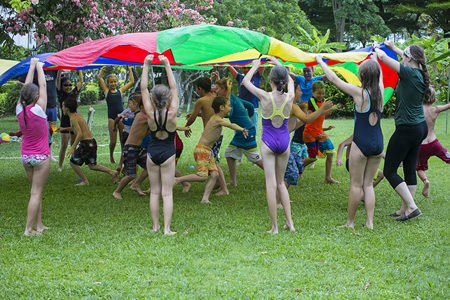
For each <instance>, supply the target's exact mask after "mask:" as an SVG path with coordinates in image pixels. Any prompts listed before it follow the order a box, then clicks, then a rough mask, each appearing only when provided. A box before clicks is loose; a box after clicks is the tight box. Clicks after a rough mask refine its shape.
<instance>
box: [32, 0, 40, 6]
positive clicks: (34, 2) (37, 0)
mask: <svg viewBox="0 0 450 300" xmlns="http://www.w3.org/2000/svg"><path fill="white" fill-rule="evenodd" d="M31 3H32V4H33V5H38V4H39V0H31Z"/></svg>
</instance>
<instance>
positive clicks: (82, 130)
mask: <svg viewBox="0 0 450 300" xmlns="http://www.w3.org/2000/svg"><path fill="white" fill-rule="evenodd" d="M70 123H71V124H72V130H73V131H74V132H75V136H78V135H80V141H82V140H90V139H92V138H93V136H92V133H91V131H90V130H89V126H88V125H87V123H86V121H85V120H84V119H83V117H82V116H81V115H80V114H78V113H73V114H71V116H70Z"/></svg>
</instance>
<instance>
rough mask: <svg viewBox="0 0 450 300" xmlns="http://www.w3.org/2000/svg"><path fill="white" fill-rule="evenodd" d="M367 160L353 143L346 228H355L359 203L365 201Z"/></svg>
mask: <svg viewBox="0 0 450 300" xmlns="http://www.w3.org/2000/svg"><path fill="white" fill-rule="evenodd" d="M366 164H367V158H366V157H365V156H364V155H363V154H362V152H361V150H359V148H358V146H356V144H355V143H352V150H351V151H350V161H349V170H350V192H349V193H348V208H347V223H346V224H345V225H344V227H348V228H354V227H355V216H356V210H357V208H358V204H359V201H361V199H365V198H364V197H365V195H364V190H363V183H364V172H365V169H366Z"/></svg>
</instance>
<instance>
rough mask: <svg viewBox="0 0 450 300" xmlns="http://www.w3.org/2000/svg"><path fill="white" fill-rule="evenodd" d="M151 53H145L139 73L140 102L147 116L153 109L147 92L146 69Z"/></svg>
mask: <svg viewBox="0 0 450 300" xmlns="http://www.w3.org/2000/svg"><path fill="white" fill-rule="evenodd" d="M152 60H153V55H151V54H150V55H147V57H146V58H145V60H144V65H143V68H142V74H141V97H142V104H143V105H144V110H145V113H146V114H147V116H151V113H152V111H153V107H152V106H153V105H152V102H151V101H150V93H149V92H148V69H149V65H150V64H151V63H152Z"/></svg>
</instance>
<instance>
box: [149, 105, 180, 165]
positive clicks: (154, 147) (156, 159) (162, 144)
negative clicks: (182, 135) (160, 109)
mask: <svg viewBox="0 0 450 300" xmlns="http://www.w3.org/2000/svg"><path fill="white" fill-rule="evenodd" d="M168 113H169V111H168V110H166V118H165V120H164V123H163V124H162V125H161V124H158V121H157V118H156V111H154V112H153V116H154V118H155V123H156V130H155V131H150V142H149V144H148V148H147V152H148V158H150V159H151V160H152V161H153V163H154V164H155V165H162V164H163V163H164V162H165V161H166V160H168V159H169V158H170V157H172V156H173V155H175V152H176V151H175V133H176V131H174V132H170V131H167V129H166V123H167V115H168ZM158 131H165V132H167V133H168V135H169V136H168V137H167V138H166V139H164V140H160V139H158V138H157V137H156V133H157V132H158Z"/></svg>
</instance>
